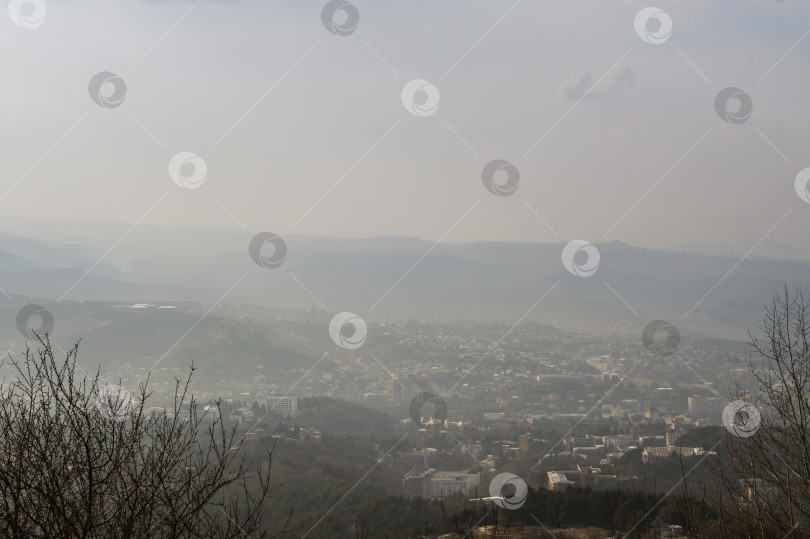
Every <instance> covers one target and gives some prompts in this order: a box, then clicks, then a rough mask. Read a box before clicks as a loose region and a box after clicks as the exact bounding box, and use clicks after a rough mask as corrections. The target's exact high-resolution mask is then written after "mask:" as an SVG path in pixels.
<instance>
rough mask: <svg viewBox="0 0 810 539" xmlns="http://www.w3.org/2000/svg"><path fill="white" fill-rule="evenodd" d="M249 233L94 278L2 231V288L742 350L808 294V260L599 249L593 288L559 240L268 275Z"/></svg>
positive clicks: (410, 252) (109, 266) (416, 246)
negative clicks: (472, 323) (660, 339)
mask: <svg viewBox="0 0 810 539" xmlns="http://www.w3.org/2000/svg"><path fill="white" fill-rule="evenodd" d="M253 234H254V233H252V232H250V231H243V230H234V229H199V230H191V229H171V228H156V227H144V228H143V229H135V230H134V231H133V233H132V236H131V237H127V239H126V241H123V242H121V244H120V245H118V246H117V247H116V249H115V254H113V253H111V254H110V256H109V257H105V259H104V260H102V261H101V262H100V263H97V265H96V266H95V267H93V264H95V263H96V262H97V261H96V260H93V259H92V258H91V257H90V254H91V253H100V252H104V250H106V247H104V244H101V243H100V242H98V241H95V242H93V243H90V244H81V243H80V242H78V241H74V242H72V243H74V244H75V245H74V246H71V247H65V246H64V245H54V246H51V245H50V244H49V243H48V242H47V241H45V240H42V239H32V238H24V237H20V236H15V235H12V234H7V233H3V234H0V281H2V284H0V286H3V288H4V289H5V290H6V291H7V292H8V293H10V294H12V295H13V294H15V293H17V294H24V295H27V296H33V297H40V298H43V301H55V300H56V299H58V298H59V297H61V295H62V294H64V292H65V291H66V290H68V288H69V287H70V286H72V285H73V284H74V283H75V282H77V281H78V284H77V285H76V286H75V287H74V288H73V290H72V291H71V292H70V293H69V294H68V295H67V297H66V299H68V300H81V299H90V300H100V301H133V302H137V301H152V300H165V301H199V302H201V303H209V304H210V303H213V302H215V301H217V300H218V299H219V298H221V297H222V298H223V299H222V301H223V302H225V303H249V304H257V305H265V306H272V307H277V308H282V309H301V310H303V309H306V308H308V307H310V306H311V305H312V304H313V303H314V304H316V305H317V306H318V308H319V309H321V308H322V307H321V305H320V304H322V306H323V307H325V308H326V310H329V311H331V312H340V311H350V312H353V313H356V314H358V315H359V316H362V317H364V318H367V319H380V320H392V319H393V320H403V319H420V320H497V321H506V322H509V321H517V320H519V319H521V318H522V317H525V318H527V319H532V320H537V321H540V322H543V323H546V324H550V325H553V326H556V327H559V328H562V329H568V330H574V331H587V332H599V333H611V332H619V333H626V332H637V331H638V328H639V326H642V327H643V325H644V324H645V323H646V322H647V321H649V320H653V319H659V318H662V319H665V320H669V321H670V322H672V323H673V324H675V325H677V326H679V327H684V328H691V329H692V330H693V331H699V332H703V333H708V334H715V335H718V336H724V337H732V338H744V337H745V334H746V332H747V330H748V328H752V327H756V326H757V325H758V323H759V320H760V319H761V316H762V312H763V305H764V304H765V303H766V302H768V301H769V299H770V297H771V295H772V294H773V292H775V291H778V290H780V289H781V288H782V287H783V286H784V284H785V283H787V284H788V285H790V286H791V287H798V286H805V287H810V262H805V261H796V260H774V259H764V258H755V257H753V256H750V257H748V258H746V259H745V260H742V261H740V257H732V256H719V255H706V254H699V253H691V252H678V251H667V250H655V249H647V248H642V247H635V246H631V245H627V244H625V243H622V242H621V241H612V242H608V243H601V244H599V243H598V244H596V247H597V248H598V250H599V254H600V264H599V268H598V269H597V271H596V272H595V273H594V274H593V275H592V276H590V277H587V278H584V277H578V276H575V275H572V274H570V273H569V272H568V271H567V270H566V269H565V268H564V266H563V264H562V260H561V253H562V250H563V247H564V246H565V242H560V243H554V244H539V243H506V242H475V243H447V244H439V245H435V244H434V243H433V242H429V241H425V240H420V239H417V238H403V237H375V238H367V239H345V238H321V237H309V236H295V235H291V236H288V237H285V241H286V243H287V246H288V255H287V259H286V260H285V262H284V264H283V265H282V266H281V267H280V268H278V269H273V270H267V269H264V268H261V267H258V266H257V265H256V264H255V263H254V262H253V261H252V260H251V259H250V257H249V256H248V253H247V245H248V243H249V241H250V239H251V238H252V236H253ZM178 246H179V247H178ZM107 247H108V246H107ZM91 267H93V269H92V271H90V272H89V273H88V274H87V275H86V276H85V277H82V275H83V274H84V273H85V272H87V270H88V269H90V268H91ZM231 288H232V290H230V292H228V293H227V294H226V295H225V296H224V297H223V294H224V293H225V292H226V291H228V290H229V289H231ZM544 296H545V297H544ZM541 298H544V299H542V301H540V300H541ZM538 302H539V303H538Z"/></svg>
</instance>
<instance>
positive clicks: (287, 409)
mask: <svg viewBox="0 0 810 539" xmlns="http://www.w3.org/2000/svg"><path fill="white" fill-rule="evenodd" d="M267 411H268V412H278V413H282V414H290V415H295V414H297V413H298V397H297V396H296V395H270V396H269V397H267Z"/></svg>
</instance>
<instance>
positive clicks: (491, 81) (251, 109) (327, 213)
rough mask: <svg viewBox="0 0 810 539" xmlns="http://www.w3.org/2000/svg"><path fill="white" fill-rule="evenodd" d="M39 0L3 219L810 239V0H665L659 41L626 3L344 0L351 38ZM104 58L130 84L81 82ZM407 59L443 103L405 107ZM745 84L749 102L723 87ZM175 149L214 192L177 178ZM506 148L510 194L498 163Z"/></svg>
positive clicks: (284, 4) (286, 23) (260, 15)
mask: <svg viewBox="0 0 810 539" xmlns="http://www.w3.org/2000/svg"><path fill="white" fill-rule="evenodd" d="M46 2H47V3H46V6H47V14H46V16H45V19H44V21H43V22H42V23H41V24H40V25H39V26H37V27H35V28H22V27H20V26H18V25H17V24H15V22H14V21H13V20H12V17H11V16H8V17H5V16H4V17H0V36H2V39H0V77H2V80H3V81H4V84H3V90H4V91H3V98H2V100H0V110H1V111H2V118H3V122H2V129H1V130H0V133H2V135H0V136H2V141H1V142H2V148H3V153H2V155H3V159H0V195H2V194H3V193H5V195H4V196H2V198H0V209H2V214H3V217H4V219H9V218H26V219H32V218H33V219H42V220H47V221H55V222H59V221H85V222H87V221H91V222H99V223H104V222H116V223H122V224H126V225H129V224H132V223H135V222H136V221H138V222H141V223H144V224H145V223H148V224H173V225H182V226H200V225H205V226H228V227H231V226H232V227H240V226H244V227H247V228H248V229H252V230H269V231H273V232H275V233H277V234H279V235H282V236H283V235H284V234H290V233H296V234H314V235H328V236H373V235H382V234H391V235H406V236H417V237H421V238H425V239H430V240H438V239H440V238H443V239H444V241H471V240H507V241H537V242H551V241H567V240H569V239H573V238H583V239H586V240H588V241H592V242H601V241H609V240H614V239H621V240H623V241H626V242H628V243H633V244H639V245H646V246H660V247H668V246H676V245H679V244H682V243H687V242H707V243H735V242H737V241H740V240H758V239H760V238H761V237H763V236H764V235H765V234H766V232H768V231H769V229H771V228H772V227H773V226H774V225H775V224H776V223H777V222H779V221H780V219H782V218H783V217H784V216H785V215H786V214H787V213H788V212H789V211H790V210H791V208H794V210H793V211H792V213H790V214H789V215H787V217H786V218H785V219H784V220H783V221H782V222H781V223H780V224H779V225H778V226H777V227H776V228H775V229H774V230H773V231H772V232H771V234H770V235H769V236H768V239H769V240H773V241H778V242H783V243H787V244H793V245H802V246H803V245H804V243H806V241H807V240H806V238H807V230H808V226H810V204H807V203H805V202H804V201H802V200H801V199H800V198H799V196H798V195H797V194H796V191H795V189H794V179H795V177H796V175H797V173H798V172H799V171H800V170H802V169H804V168H805V167H808V166H810V156H808V153H807V146H806V145H807V140H808V135H810V126H808V122H807V118H809V117H810V99H808V95H810V37H808V38H807V39H803V38H805V37H807V32H808V31H810V3H807V2H805V1H799V0H795V1H787V0H786V1H783V2H765V1H760V2H754V1H737V2H732V1H724V2H696V1H689V0H686V1H682V2H676V1H662V2H661V3H660V4H657V7H659V8H660V9H661V10H663V11H664V12H665V13H666V14H668V15H669V17H670V18H671V20H672V31H671V35H669V37H668V38H667V39H665V41H664V42H663V43H660V44H652V43H646V42H645V41H644V40H642V39H641V37H640V36H639V35H638V34H637V33H636V30H635V29H634V19H635V18H636V15H637V13H638V12H639V11H640V10H641V9H642V8H644V7H646V6H647V4H644V3H638V2H636V1H632V2H628V1H626V0H598V1H597V0H594V1H590V2H584V1H562V0H560V1H557V2H546V1H537V0H523V1H522V2H517V3H515V2H514V1H513V0H510V1H503V2H502V1H488V2H484V1H477V0H475V1H471V0H457V1H442V2H435V1H422V0H409V1H407V2H382V1H376V2H371V1H363V0H353V5H354V6H355V7H356V9H357V11H358V13H359V16H360V19H359V24H358V26H357V28H356V31H354V32H353V33H350V35H346V36H338V35H333V34H332V33H330V32H329V31H327V29H326V28H325V26H324V24H323V22H322V9H323V7H324V4H325V2H323V1H314V2H311V1H302V0H288V1H269V0H268V1H212V0H203V1H200V2H197V3H193V2H189V1H166V2H158V1H153V2H136V1H116V2H112V1H104V2H102V1H99V2H79V1H67V0H50V1H48V0H46ZM33 7H34V6H32V5H24V6H23V7H22V9H23V15H24V16H27V17H28V19H29V20H34V18H35V15H36V13H35V12H33V11H31V10H32V9H33ZM32 17H33V18H32ZM23 22H25V21H23ZM336 22H337V23H338V24H342V22H343V19H341V18H340V14H338V19H336ZM647 28H648V30H650V31H651V32H652V33H653V34H655V33H656V31H657V30H656V29H657V27H656V24H655V22H651V23H650V25H648V27H647ZM101 71H109V72H112V73H115V74H116V75H118V76H119V77H120V78H121V79H122V80H123V81H124V82H125V84H126V94H125V98H124V101H123V103H122V104H120V106H117V107H113V108H104V107H102V106H99V105H98V104H96V103H95V102H94V101H93V100H92V99H91V98H90V96H89V93H88V84H89V83H90V80H91V78H92V77H93V76H94V75H95V74H96V73H98V72H101ZM413 79H422V80H425V81H428V82H430V83H431V84H433V85H434V86H435V88H436V90H437V91H438V94H439V96H440V98H439V102H438V107H436V109H435V111H434V112H433V113H432V114H430V115H426V116H423V117H420V116H416V115H414V114H411V113H410V112H409V111H408V110H406V108H405V107H404V106H403V102H402V99H401V93H402V90H403V87H405V86H406V84H407V83H408V82H409V81H411V80H413ZM729 86H731V87H737V88H739V89H741V90H743V91H744V92H745V93H746V94H748V95H749V96H750V98H751V101H752V103H753V111H752V114H751V116H750V118H748V119H747V121H744V122H743V123H739V124H733V123H728V122H725V121H723V120H722V119H721V118H720V117H719V115H718V113H717V112H716V110H715V96H716V95H717V94H718V92H720V91H721V90H722V89H723V88H726V87H729ZM107 91H108V87H106V86H105V87H104V88H103V89H102V93H104V92H107ZM105 95H109V94H105ZM420 95H421V94H420ZM418 100H419V97H417V101H418ZM730 107H731V109H732V110H733V108H734V105H733V103H732V105H730ZM181 151H188V152H193V153H195V154H197V155H198V156H199V157H200V158H201V159H202V160H204V161H205V163H206V167H207V174H206V176H205V180H204V182H203V183H202V185H201V186H199V188H197V189H183V188H181V187H180V186H178V185H176V184H175V183H173V182H172V179H171V178H170V176H169V171H168V167H169V162H170V160H171V159H172V157H173V156H174V155H175V154H177V153H178V152H181ZM493 159H503V160H506V161H508V162H510V163H512V164H513V165H514V166H515V167H516V168H517V170H518V171H519V173H520V183H519V185H518V187H517V190H516V191H515V192H514V193H513V194H512V195H511V196H503V197H499V196H495V195H494V194H492V193H490V192H489V191H488V190H487V189H485V187H484V185H483V182H482V180H481V173H482V169H483V168H484V166H485V165H486V164H487V163H488V162H490V161H491V160H493ZM184 170H188V167H186V169H184ZM656 184H657V185H656ZM645 194H646V196H645ZM634 206H635V207H634ZM534 212H536V213H537V214H538V215H539V217H540V218H542V220H544V221H545V222H546V223H547V224H548V225H549V226H546V225H545V224H543V222H542V221H541V219H540V218H538V217H537V216H536V215H535V214H534ZM628 212H629V213H628ZM625 214H626V217H624V219H623V220H621V222H619V221H620V219H622V217H623V216H625ZM139 220H140V221H139ZM617 223H618V224H617ZM549 227H550V228H549ZM551 229H553V231H552V230H551ZM555 232H556V234H557V235H555Z"/></svg>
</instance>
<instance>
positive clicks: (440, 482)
mask: <svg viewBox="0 0 810 539" xmlns="http://www.w3.org/2000/svg"><path fill="white" fill-rule="evenodd" d="M480 480H481V474H480V473H479V472H476V473H468V472H434V473H433V475H432V476H431V478H430V490H431V496H432V497H433V498H445V497H447V496H450V495H452V494H456V493H458V492H461V493H462V494H464V496H471V495H473V494H475V489H476V487H477V486H478V485H479V483H480Z"/></svg>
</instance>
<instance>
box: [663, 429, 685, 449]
mask: <svg viewBox="0 0 810 539" xmlns="http://www.w3.org/2000/svg"><path fill="white" fill-rule="evenodd" d="M681 436H683V431H682V430H681V429H668V430H667V434H666V442H667V445H669V446H672V445H678V440H680V439H681Z"/></svg>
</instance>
